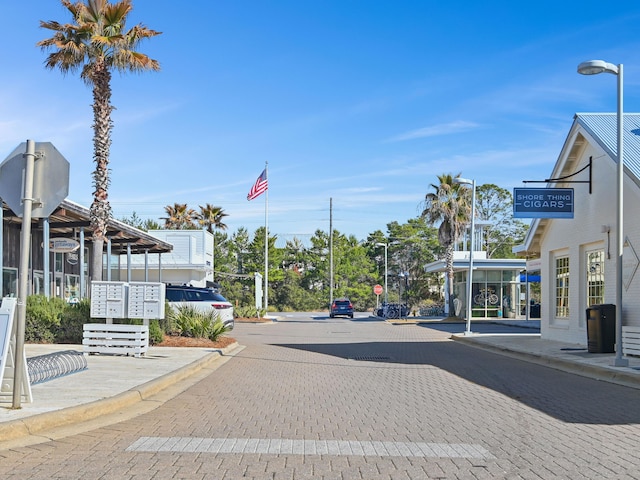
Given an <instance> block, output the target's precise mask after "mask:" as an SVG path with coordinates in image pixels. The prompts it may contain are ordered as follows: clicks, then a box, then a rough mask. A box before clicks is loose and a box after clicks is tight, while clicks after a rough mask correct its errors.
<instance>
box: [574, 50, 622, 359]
mask: <svg viewBox="0 0 640 480" xmlns="http://www.w3.org/2000/svg"><path fill="white" fill-rule="evenodd" d="M578 73H580V74H582V75H597V74H599V73H611V74H613V75H617V76H618V112H617V121H618V122H617V123H618V132H617V133H618V140H617V143H618V147H617V149H618V152H617V157H618V158H617V160H618V169H617V177H618V178H617V185H616V188H617V202H616V210H617V211H616V356H615V358H614V360H613V366H614V367H626V366H628V365H629V360H627V359H626V358H622V284H623V278H622V251H623V249H624V237H623V234H624V227H623V217H624V215H623V212H624V210H623V208H624V203H623V202H624V196H623V193H624V190H623V185H624V150H623V148H624V145H623V138H622V132H623V130H622V126H623V121H624V119H623V114H622V99H623V94H622V85H623V68H622V64H619V65H617V66H616V65H614V64H612V63H608V62H605V61H603V60H589V61H587V62H582V63H581V64H580V65H578Z"/></svg>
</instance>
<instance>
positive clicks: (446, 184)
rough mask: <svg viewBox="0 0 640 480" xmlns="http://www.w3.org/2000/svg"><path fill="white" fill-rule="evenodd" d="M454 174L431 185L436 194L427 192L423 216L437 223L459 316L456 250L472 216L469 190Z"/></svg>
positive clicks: (430, 221) (441, 176)
mask: <svg viewBox="0 0 640 480" xmlns="http://www.w3.org/2000/svg"><path fill="white" fill-rule="evenodd" d="M458 177H460V174H458V175H456V176H455V177H453V176H452V175H451V174H442V175H438V181H439V182H440V183H439V184H438V185H436V184H431V187H432V188H433V189H434V191H433V192H431V193H427V195H426V196H425V201H424V208H423V210H422V217H423V218H424V219H425V220H426V221H427V222H428V223H429V224H431V225H435V224H437V223H439V224H440V226H439V227H438V241H439V242H440V245H442V246H443V247H444V249H445V264H446V269H447V286H448V289H449V290H448V292H449V316H455V309H454V303H453V248H454V246H455V244H456V243H457V241H458V239H459V238H460V235H461V234H462V232H463V231H464V229H465V228H466V226H467V224H468V223H469V220H470V217H471V201H470V200H471V197H470V195H469V189H468V188H466V187H465V186H464V185H460V184H458V183H456V182H455V181H454V178H458Z"/></svg>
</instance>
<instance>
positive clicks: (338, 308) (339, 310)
mask: <svg viewBox="0 0 640 480" xmlns="http://www.w3.org/2000/svg"><path fill="white" fill-rule="evenodd" d="M337 315H344V316H346V317H349V318H353V304H352V303H351V301H350V300H349V299H348V298H337V299H335V300H334V301H333V303H332V304H331V311H330V312H329V316H330V317H331V318H334V317H336V316H337Z"/></svg>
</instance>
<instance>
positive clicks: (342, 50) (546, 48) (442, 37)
mask: <svg viewBox="0 0 640 480" xmlns="http://www.w3.org/2000/svg"><path fill="white" fill-rule="evenodd" d="M3 3H5V4H4V5H3V6H2V15H3V20H4V21H3V25H4V27H3V30H4V34H5V47H4V48H3V49H1V50H0V61H1V63H2V66H3V67H2V72H3V73H2V75H0V157H2V158H0V160H2V159H4V158H6V156H7V155H8V154H9V153H10V152H11V151H12V150H13V149H14V148H15V147H16V146H17V145H18V144H19V143H21V142H23V141H25V140H26V139H33V140H36V141H42V142H45V141H46V142H52V143H53V144H54V145H55V146H56V147H57V148H58V150H59V151H60V152H61V153H62V154H63V155H64V156H65V157H66V158H67V160H69V162H70V164H71V176H70V187H69V199H70V200H73V201H75V202H78V203H81V204H83V205H85V206H87V207H88V206H89V205H90V203H91V193H92V188H91V172H92V171H93V168H94V165H93V162H92V130H91V123H92V112H91V101H92V100H91V90H90V88H88V87H87V86H85V84H84V83H83V82H82V81H81V80H80V79H79V77H78V75H77V74H69V75H67V76H63V75H62V74H61V73H60V72H58V71H48V70H45V68H44V66H43V62H44V60H45V56H46V55H45V53H44V52H41V51H40V50H39V49H38V48H36V46H35V44H36V42H37V41H39V40H41V39H44V38H46V37H48V36H49V32H48V31H45V30H43V29H41V28H39V20H57V21H60V22H67V21H69V17H68V15H67V12H66V10H65V9H64V8H63V7H62V6H61V4H60V2H59V1H58V0H32V1H29V2H3ZM133 3H134V11H133V13H132V15H131V18H130V24H129V26H132V25H133V24H135V23H139V22H142V23H144V24H145V25H146V26H148V27H149V28H152V29H155V30H159V31H162V32H163V34H162V35H160V36H158V37H155V38H152V39H151V40H149V41H148V42H146V43H143V44H142V46H141V49H140V50H141V51H143V52H144V53H146V54H148V55H150V56H151V57H152V58H155V59H156V60H158V61H159V62H160V64H161V67H162V70H161V71H160V72H159V73H145V74H142V75H135V74H129V75H125V76H120V75H119V74H115V75H114V79H113V85H112V86H113V97H112V102H113V104H114V106H115V107H116V110H115V111H114V113H113V120H114V123H115V128H114V131H113V144H112V148H111V163H110V167H111V169H112V175H111V187H110V201H111V205H112V208H113V212H114V216H115V217H116V218H122V217H129V216H131V214H132V213H133V212H134V211H135V212H136V214H137V215H138V216H139V217H141V218H143V219H146V218H151V219H155V220H158V219H159V218H160V217H163V216H164V206H166V205H173V204H174V203H175V202H179V203H187V204H188V205H189V206H191V207H193V208H195V209H197V208H198V206H199V205H204V204H205V203H212V204H214V205H218V206H221V207H222V208H223V209H224V210H225V212H227V213H228V214H229V216H228V217H227V218H226V222H225V223H226V224H227V225H228V227H229V231H230V232H234V231H235V230H236V229H237V228H239V227H245V228H247V229H248V230H249V232H251V233H253V231H254V230H255V229H256V228H258V227H260V226H263V225H264V221H265V217H264V208H265V202H264V196H262V197H259V198H258V199H256V200H253V201H251V202H248V201H247V200H246V195H247V193H248V191H249V189H250V188H251V185H252V184H253V182H254V181H255V180H256V178H257V177H258V175H259V174H260V173H261V171H262V170H263V168H264V167H265V162H268V165H269V193H268V199H269V229H270V231H271V233H272V234H274V235H277V236H278V237H279V238H280V239H282V240H286V239H290V238H292V237H293V236H297V237H298V238H300V239H301V240H303V241H306V240H308V238H309V237H310V236H311V235H312V234H313V233H314V232H315V231H316V230H317V229H321V230H324V231H328V230H329V218H330V214H329V202H330V199H333V225H334V228H335V229H337V230H339V231H340V232H341V233H345V234H353V235H355V236H356V237H357V238H358V239H365V238H366V236H367V234H369V233H371V232H374V231H375V230H382V231H386V225H387V223H389V222H391V221H398V222H400V223H404V222H406V221H407V220H408V219H410V218H415V217H416V216H418V215H419V213H420V205H421V202H422V201H423V199H424V195H425V193H427V192H428V191H430V189H431V188H430V184H431V183H435V182H437V178H436V176H437V175H438V174H441V173H452V174H457V173H461V174H462V176H463V177H466V178H473V179H475V180H476V182H477V184H478V185H482V184H484V183H494V184H497V185H499V186H500V187H503V188H507V189H509V190H512V189H513V188H514V187H522V186H524V184H523V183H522V181H523V180H542V179H544V178H547V177H548V176H549V174H550V173H551V169H552V167H553V165H554V163H555V161H556V159H557V157H558V154H559V152H560V149H561V148H562V145H563V143H564V141H565V139H566V135H567V133H568V131H569V128H570V126H571V123H572V121H573V115H574V114H575V113H576V112H613V111H615V108H616V79H615V77H614V76H613V75H597V76H592V77H586V76H582V75H578V74H577V73H576V67H577V65H578V64H579V63H580V62H582V61H584V60H590V59H604V60H606V61H608V62H611V63H614V64H618V63H623V64H624V67H625V68H624V73H625V77H624V80H625V90H624V93H625V96H624V98H625V111H628V112H638V111H640V34H639V33H638V32H639V31H640V28H639V27H640V3H637V2H632V1H630V0H627V1H617V0H613V1H608V2H602V1H592V0H587V1H584V0H583V1H574V0H563V1H557V0H556V1H553V2H552V1H547V0H540V1H537V2H517V1H516V2H514V1H491V0H488V1H484V2H479V1H457V2H442V1H428V0H424V1H398V0H395V1H380V0H369V1H356V0H354V1H351V0H324V1H320V0H316V1H311V0H305V1H300V0H295V1H293V0H272V1H266V0H264V1H257V0H252V1H249V0H246V1H244V0H234V1H219V0H212V1H192V2H185V3H181V2H175V1H173V2H169V1H168V0H134V2H133ZM578 188H580V187H578Z"/></svg>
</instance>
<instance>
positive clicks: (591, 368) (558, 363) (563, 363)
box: [451, 335, 640, 389]
mask: <svg viewBox="0 0 640 480" xmlns="http://www.w3.org/2000/svg"><path fill="white" fill-rule="evenodd" d="M451 339H452V340H455V341H458V342H461V343H464V344H465V345H469V346H471V347H475V348H480V349H482V350H487V351H491V352H494V353H499V354H501V355H505V356H509V357H512V358H517V359H519V360H524V361H526V362H530V363H535V364H538V365H542V366H545V367H549V368H554V369H556V370H561V371H563V372H567V373H573V374H576V375H581V376H583V377H589V378H593V379H595V380H600V381H603V382H609V383H614V384H616V385H622V386H625V387H630V388H635V389H640V378H639V377H638V376H637V375H634V374H631V373H627V372H625V371H620V370H619V367H612V368H611V369H609V368H606V367H600V366H598V365H591V364H587V363H576V362H574V361H569V360H565V359H563V358H558V357H549V356H545V355H542V354H537V353H531V352H523V351H518V350H513V349H509V348H506V347H502V346H497V345H492V344H489V343H485V342H482V341H478V340H474V339H472V338H468V337H465V336H462V335H452V336H451ZM614 368H616V369H615V370H614Z"/></svg>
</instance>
